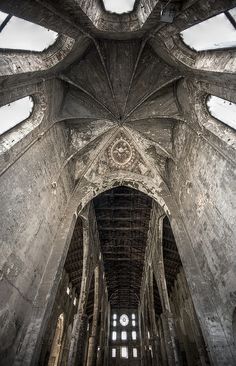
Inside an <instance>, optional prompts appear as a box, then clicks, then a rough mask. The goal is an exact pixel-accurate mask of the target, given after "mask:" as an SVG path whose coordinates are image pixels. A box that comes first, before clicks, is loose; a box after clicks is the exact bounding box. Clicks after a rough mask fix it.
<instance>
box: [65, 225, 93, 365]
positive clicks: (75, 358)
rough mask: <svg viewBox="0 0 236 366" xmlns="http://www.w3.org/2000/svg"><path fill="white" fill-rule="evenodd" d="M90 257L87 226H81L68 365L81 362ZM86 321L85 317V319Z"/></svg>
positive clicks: (89, 279) (89, 280)
mask: <svg viewBox="0 0 236 366" xmlns="http://www.w3.org/2000/svg"><path fill="white" fill-rule="evenodd" d="M90 272H91V257H90V245H89V231H88V228H87V227H84V228H83V271H82V280H81V287H80V297H79V304H78V310H77V314H76V315H75V317H74V323H73V329H72V337H71V343H70V350H69V356H68V365H70V366H74V365H75V364H76V363H77V362H80V363H82V361H83V360H81V356H82V355H81V354H80V355H79V354H78V352H77V350H78V345H79V343H80V342H83V338H82V337H83V331H82V330H83V326H84V324H83V323H84V321H85V318H84V316H85V312H86V305H87V300H88V293H89V287H90V282H91V273H90ZM86 321H87V319H86Z"/></svg>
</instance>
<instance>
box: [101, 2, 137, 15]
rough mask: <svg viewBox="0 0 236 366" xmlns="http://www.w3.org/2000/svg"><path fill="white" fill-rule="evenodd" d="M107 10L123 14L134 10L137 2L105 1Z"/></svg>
mask: <svg viewBox="0 0 236 366" xmlns="http://www.w3.org/2000/svg"><path fill="white" fill-rule="evenodd" d="M103 3H104V6H105V9H106V10H108V11H112V12H114V13H118V14H122V13H127V12H129V11H132V10H133V7H134V3H135V0H103Z"/></svg>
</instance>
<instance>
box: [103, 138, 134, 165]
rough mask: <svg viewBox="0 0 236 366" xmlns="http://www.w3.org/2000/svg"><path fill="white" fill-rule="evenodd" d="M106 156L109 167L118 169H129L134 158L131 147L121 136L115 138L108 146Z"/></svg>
mask: <svg viewBox="0 0 236 366" xmlns="http://www.w3.org/2000/svg"><path fill="white" fill-rule="evenodd" d="M108 155H109V160H110V163H111V165H112V166H115V167H116V168H118V169H127V168H129V167H130V166H132V164H133V162H134V160H135V158H136V153H135V149H134V147H133V145H132V144H130V142H129V141H128V139H127V138H126V137H125V136H124V135H123V134H122V135H120V136H119V137H117V138H116V139H115V140H114V141H113V143H112V144H111V145H110V146H109V148H108Z"/></svg>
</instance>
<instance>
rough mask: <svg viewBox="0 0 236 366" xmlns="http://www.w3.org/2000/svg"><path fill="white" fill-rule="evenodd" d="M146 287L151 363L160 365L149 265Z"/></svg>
mask: <svg viewBox="0 0 236 366" xmlns="http://www.w3.org/2000/svg"><path fill="white" fill-rule="evenodd" d="M148 277H149V280H148V289H147V299H148V311H149V317H150V324H151V327H150V335H151V338H150V341H151V345H152V352H153V363H154V365H161V353H160V337H159V334H158V329H157V324H156V315H155V308H154V298H153V271H152V269H151V268H150V267H149V271H148Z"/></svg>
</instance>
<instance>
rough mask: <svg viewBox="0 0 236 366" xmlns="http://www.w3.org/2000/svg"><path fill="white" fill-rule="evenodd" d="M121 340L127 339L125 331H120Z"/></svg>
mask: <svg viewBox="0 0 236 366" xmlns="http://www.w3.org/2000/svg"><path fill="white" fill-rule="evenodd" d="M121 340H122V341H127V332H124V331H123V332H121Z"/></svg>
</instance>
